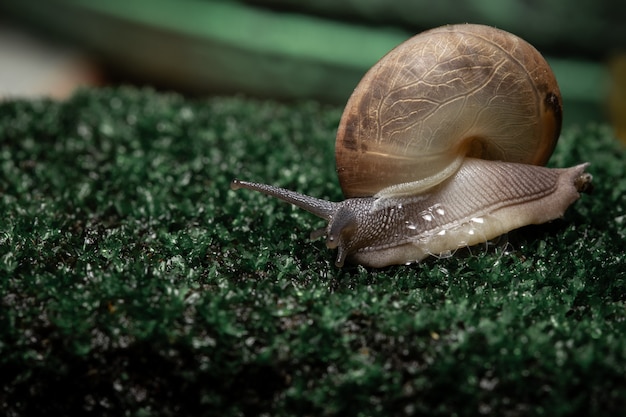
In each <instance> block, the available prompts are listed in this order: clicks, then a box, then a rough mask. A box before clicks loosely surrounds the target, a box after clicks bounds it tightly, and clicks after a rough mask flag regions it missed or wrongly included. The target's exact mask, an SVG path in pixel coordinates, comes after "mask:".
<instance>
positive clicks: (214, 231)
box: [0, 88, 626, 416]
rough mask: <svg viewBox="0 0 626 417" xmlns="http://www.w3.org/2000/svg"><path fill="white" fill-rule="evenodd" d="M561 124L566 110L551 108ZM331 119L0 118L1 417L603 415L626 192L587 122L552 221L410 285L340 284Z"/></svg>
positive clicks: (622, 288)
mask: <svg viewBox="0 0 626 417" xmlns="http://www.w3.org/2000/svg"><path fill="white" fill-rule="evenodd" d="M565 110H566V111H567V109H565ZM340 115H341V109H340V108H337V107H325V106H322V105H319V104H316V103H311V102H307V103H300V104H279V103H276V102H271V101H253V100H247V99H243V98H216V99H210V100H199V101H198V100H196V101H190V100H186V99H184V98H182V97H180V96H177V95H168V94H161V93H155V92H153V91H149V90H135V89H130V88H122V89H109V90H85V91H81V92H79V93H78V94H76V95H75V96H74V97H72V98H71V99H70V100H68V101H67V102H63V103H58V102H52V101H45V100H43V101H20V100H9V101H5V102H3V103H0V213H1V217H0V409H2V410H3V411H4V414H5V415H8V416H17V415H27V414H28V415H68V414H75V413H80V414H81V415H90V414H92V415H111V416H119V415H128V416H146V415H165V416H169V415H171V416H186V415H215V416H238V415H283V416H290V415H293V416H301V415H324V416H333V415H337V416H370V415H381V416H388V415H429V416H450V415H494V416H518V415H546V416H559V415H567V414H572V413H574V412H575V413H578V414H579V415H605V416H606V415H621V413H622V412H623V411H624V410H625V409H626V376H625V375H626V320H625V319H626V308H625V307H626V303H625V301H626V255H625V254H624V249H623V247H624V238H625V235H626V217H625V212H626V197H624V195H625V192H626V179H625V170H626V168H625V162H626V157H625V153H624V151H623V150H622V149H621V148H620V147H619V145H618V144H617V142H616V140H615V139H614V138H613V137H612V133H611V130H610V129H609V128H608V127H607V126H603V125H594V126H584V127H571V128H568V129H567V130H566V131H564V132H563V135H562V138H561V141H560V143H559V145H558V147H557V150H556V153H555V155H554V156H553V158H552V160H551V162H550V163H551V165H552V166H566V165H573V164H577V163H580V162H583V161H589V162H591V164H592V165H591V167H590V168H589V170H590V172H591V173H592V174H593V175H594V182H595V191H594V193H593V194H592V195H584V196H583V197H582V198H581V199H580V200H579V201H578V202H576V203H575V204H574V205H573V206H572V207H571V208H570V209H569V210H568V211H567V213H566V215H565V217H564V219H563V220H559V221H555V222H553V223H551V224H548V225H543V226H533V227H527V228H524V229H521V230H518V231H515V232H512V233H510V234H509V235H508V237H506V238H503V239H500V240H499V241H497V242H494V243H493V244H492V245H489V247H487V248H472V250H471V251H461V252H463V253H458V254H457V255H456V256H453V257H450V258H445V259H435V258H431V259H428V260H426V261H425V262H422V263H420V264H415V265H411V266H397V267H389V268H386V269H382V270H368V269H365V268H362V267H354V266H352V267H347V268H344V269H338V268H336V267H335V266H333V260H334V254H333V253H332V252H331V251H329V250H327V249H326V248H325V246H324V244H323V242H322V241H309V240H308V238H307V236H308V234H309V231H310V230H313V229H315V228H318V227H320V226H321V225H322V224H323V222H322V221H320V220H318V219H316V218H315V217H313V216H312V215H310V214H308V213H306V212H303V211H300V210H297V209H295V208H292V207H290V206H288V205H286V204H284V203H281V202H278V201H275V200H273V199H270V198H268V197H266V196H263V195H260V194H257V193H252V192H249V191H245V190H241V191H237V192H233V191H230V190H229V182H230V180H231V179H232V178H234V177H239V178H242V179H248V180H256V181H263V182H269V183H272V184H275V185H279V186H284V187H288V188H291V189H295V190H297V191H301V192H306V193H307V194H311V195H314V196H317V197H323V198H330V199H334V200H338V199H340V198H341V192H340V189H339V186H338V184H337V180H336V177H335V173H334V162H333V146H334V145H333V143H334V132H335V129H336V126H337V124H338V122H339V118H340Z"/></svg>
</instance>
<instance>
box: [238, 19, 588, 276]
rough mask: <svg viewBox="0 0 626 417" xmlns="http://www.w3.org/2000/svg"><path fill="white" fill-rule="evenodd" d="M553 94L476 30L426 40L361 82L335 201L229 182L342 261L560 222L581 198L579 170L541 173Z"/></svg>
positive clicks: (541, 65) (496, 35)
mask: <svg viewBox="0 0 626 417" xmlns="http://www.w3.org/2000/svg"><path fill="white" fill-rule="evenodd" d="M561 106H562V105H561V96H560V92H559V89H558V85H557V83H556V80H555V78H554V75H553V73H552V71H551V69H550V67H549V66H548V64H547V63H546V62H545V60H544V59H543V57H542V56H541V54H540V53H539V52H538V51H537V50H536V49H534V48H533V47H532V46H531V45H530V44H528V43H526V42H525V41H523V40H522V39H520V38H518V37H516V36H514V35H512V34H510V33H507V32H504V31H502V30H498V29H494V28H491V27H487V26H481V25H455V26H444V27H441V28H437V29H433V30H430V31H427V32H423V33H421V34H419V35H417V36H415V37H413V38H411V39H409V40H408V41H406V42H405V43H403V44H401V45H399V46H398V47H396V48H395V49H393V50H392V51H391V52H390V53H388V54H387V55H386V56H385V57H383V58H382V59H381V60H380V61H379V62H378V63H377V64H376V65H375V66H374V67H372V69H370V70H369V71H368V73H367V74H366V75H365V76H364V78H363V79H362V80H361V82H360V83H359V85H358V86H357V88H356V89H355V91H354V93H353V94H352V96H351V98H350V99H349V101H348V103H347V105H346V109H345V110H344V113H343V115H342V118H341V122H340V125H339V128H338V131H337V140H336V144H335V146H336V148H335V156H336V162H337V173H338V176H339V182H340V184H341V187H342V190H343V192H344V195H345V196H346V197H347V199H346V200H344V201H342V202H328V201H324V200H320V199H316V198H313V197H309V196H305V195H302V194H299V193H295V192H293V191H289V190H285V189H282V188H278V187H273V186H269V185H264V184H257V183H251V182H246V181H239V180H234V181H233V182H232V184H231V187H232V188H233V189H237V188H248V189H253V190H257V191H260V192H263V193H265V194H269V195H272V196H275V197H278V198H280V199H283V200H285V201H287V202H290V203H292V204H295V205H297V206H299V207H301V208H303V209H305V210H308V211H309V212H311V213H313V214H315V215H317V216H319V217H321V218H324V219H325V220H327V221H328V225H327V226H326V227H325V228H324V229H321V230H319V231H316V232H313V233H312V237H319V236H324V235H325V236H326V245H327V246H328V247H329V248H331V249H334V248H337V249H338V251H337V258H336V262H335V264H336V265H337V266H343V264H344V261H345V260H346V259H348V260H350V261H351V262H354V263H359V264H362V265H365V266H371V267H383V266H387V265H392V264H405V263H411V262H416V261H419V260H421V259H423V258H425V257H426V256H428V255H438V254H442V253H447V252H450V251H453V250H455V249H457V248H459V247H464V246H471V245H474V244H477V243H480V242H484V241H487V240H489V239H492V238H494V237H497V236H499V235H501V234H503V233H506V232H508V231H510V230H513V229H516V228H519V227H521V226H524V225H528V224H540V223H544V222H547V221H550V220H553V219H556V218H558V217H561V216H562V215H563V213H564V211H565V210H566V209H567V207H568V206H569V205H570V204H571V203H573V202H574V201H575V200H576V199H577V198H578V197H579V192H581V191H585V190H586V189H587V188H588V187H589V184H590V182H591V176H590V175H589V174H587V173H585V171H584V170H585V167H586V166H587V165H586V164H581V165H578V166H575V167H572V168H567V169H549V168H545V167H543V166H542V165H544V164H545V163H546V162H547V160H548V158H549V157H550V155H551V153H552V151H553V149H554V147H555V145H556V141H557V139H558V136H559V133H560V128H561V118H562V112H561Z"/></svg>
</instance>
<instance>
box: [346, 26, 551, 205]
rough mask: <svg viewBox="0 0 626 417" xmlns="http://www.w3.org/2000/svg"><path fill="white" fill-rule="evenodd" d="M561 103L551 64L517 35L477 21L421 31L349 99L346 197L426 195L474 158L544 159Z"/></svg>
mask: <svg viewBox="0 0 626 417" xmlns="http://www.w3.org/2000/svg"><path fill="white" fill-rule="evenodd" d="M561 106H562V104H561V95H560V92H559V88H558V85H557V82H556V79H555V77H554V75H553V73H552V71H551V69H550V67H549V65H548V64H547V63H546V61H545V60H544V58H543V57H542V56H541V54H540V53H539V52H538V51H537V50H536V49H535V48H534V47H533V46H531V45H530V44H529V43H527V42H525V41H524V40H522V39H520V38H519V37H517V36H515V35H512V34H510V33H508V32H504V31H501V30H498V29H494V28H491V27H487V26H481V25H469V24H468V25H455V26H444V27H441V28H437V29H433V30H430V31H426V32H423V33H421V34H419V35H417V36H415V37H413V38H411V39H409V40H408V41H406V42H404V43H403V44H401V45H399V46H398V47H396V48H395V49H393V50H392V51H391V52H389V53H388V54H387V55H385V57H383V58H382V59H381V60H380V61H379V62H378V63H377V64H376V65H375V66H374V67H372V69H371V70H370V71H368V73H367V74H366V75H365V76H364V78H363V79H362V80H361V82H360V83H359V85H358V86H357V87H356V89H355V91H354V93H353V94H352V96H351V98H350V100H349V101H348V104H347V105H346V109H345V111H344V113H343V116H342V119H341V122H340V125H339V129H338V132H337V141H336V149H335V153H336V162H337V172H338V175H339V181H340V183H341V187H342V189H343V192H344V194H345V196H346V197H360V196H372V195H380V193H381V190H382V192H383V193H384V192H385V190H391V191H390V192H389V194H390V195H392V196H393V195H394V193H396V192H397V193H398V195H402V194H403V193H404V194H406V193H408V192H407V189H409V190H410V191H413V192H414V191H424V190H425V189H428V188H430V187H432V186H434V185H436V184H437V183H440V182H441V181H443V180H445V179H446V178H447V177H449V176H451V175H453V174H454V173H455V172H456V171H457V169H458V166H460V164H461V163H462V160H463V158H464V157H466V156H470V157H476V158H481V159H490V160H504V161H510V162H517V163H527V164H534V165H544V164H545V163H546V162H547V160H548V158H549V157H550V155H551V153H552V151H553V149H554V146H555V144H556V141H557V139H558V136H559V133H560V128H561V117H562V116H561ZM411 183H413V184H417V185H413V186H410V185H409V186H407V187H405V188H406V189H401V186H398V184H411ZM394 187H395V188H394ZM411 188H412V190H411Z"/></svg>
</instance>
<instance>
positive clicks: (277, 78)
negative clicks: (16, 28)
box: [0, 0, 626, 136]
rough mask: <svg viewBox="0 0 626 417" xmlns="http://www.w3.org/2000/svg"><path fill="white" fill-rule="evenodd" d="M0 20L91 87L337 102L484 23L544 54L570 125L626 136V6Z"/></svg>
mask: <svg viewBox="0 0 626 417" xmlns="http://www.w3.org/2000/svg"><path fill="white" fill-rule="evenodd" d="M0 11H1V12H2V14H3V16H5V18H4V19H5V21H7V22H10V23H11V24H18V25H20V27H25V28H27V29H28V30H32V31H35V33H36V34H38V35H39V36H43V37H46V38H47V39H54V40H55V41H57V42H63V43H64V44H66V45H72V46H73V47H76V48H78V50H80V51H81V53H84V54H86V55H87V56H88V57H89V58H90V60H91V61H92V62H95V63H96V68H98V70H99V71H100V73H101V74H104V77H100V78H98V77H93V78H91V79H95V80H101V81H100V82H105V83H111V82H132V83H137V84H142V85H145V84H149V85H154V86H157V87H159V88H162V89H173V90H177V91H181V92H184V93H187V94H194V95H207V94H233V93H236V94H244V95H249V96H259V97H271V98H278V99H283V100H292V99H317V100H321V101H324V102H330V103H337V104H341V103H345V101H346V100H347V98H348V96H349V95H350V93H351V91H352V89H353V88H354V86H355V85H356V84H357V83H358V81H359V79H360V78H361V76H362V75H363V74H364V73H365V71H366V70H367V69H368V68H369V67H371V66H372V65H373V64H374V63H375V62H376V61H377V60H378V59H379V58H380V57H381V56H382V55H384V54H385V53H386V52H387V51H389V50H390V49H391V48H393V47H394V46H395V45H397V44H399V43H401V42H402V41H403V40H405V39H407V38H408V37H410V36H412V35H413V34H415V33H418V32H420V31H422V30H425V29H428V28H431V27H435V26H439V25H443V24H450V23H462V22H472V23H483V24H488V25H493V26H497V27H500V28H502V29H505V30H508V31H511V32H513V33H515V34H517V35H519V36H521V37H523V38H525V39H526V40H528V41H529V42H530V43H532V44H533V45H535V46H536V47H537V48H538V49H539V50H540V51H541V52H542V53H543V54H544V55H546V57H547V58H548V60H549V62H550V64H551V65H552V67H553V68H554V70H555V72H556V74H557V78H558V80H559V83H560V85H561V89H562V92H563V97H564V102H565V124H566V125H571V124H574V123H580V124H584V123H587V122H591V121H608V120H611V121H612V123H613V125H614V126H615V128H616V130H617V131H618V132H622V133H623V129H624V128H623V126H620V125H619V123H620V122H619V121H621V120H623V119H626V117H624V113H626V112H625V110H624V108H626V105H625V104H624V96H626V94H625V93H624V79H625V78H626V77H625V76H624V74H626V70H624V66H626V65H624V53H625V52H626V25H624V17H625V16H626V3H625V2H623V1H617V0H581V1H577V2H575V3H573V2H571V1H566V0H547V1H541V2H539V1H525V0H475V1H464V2H456V1H452V0H442V1H437V2H434V1H426V0H413V1H409V0H349V1H334V0H316V1H310V2H306V1H298V0H248V1H235V0H149V1H148V0H145V1H141V0H136V1H125V0H108V1H106V2H105V1H95V0H49V1H45V2H42V1H38V0H21V1H19V2H9V1H0ZM87 78H88V79H89V77H87ZM622 136H623V134H622Z"/></svg>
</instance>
